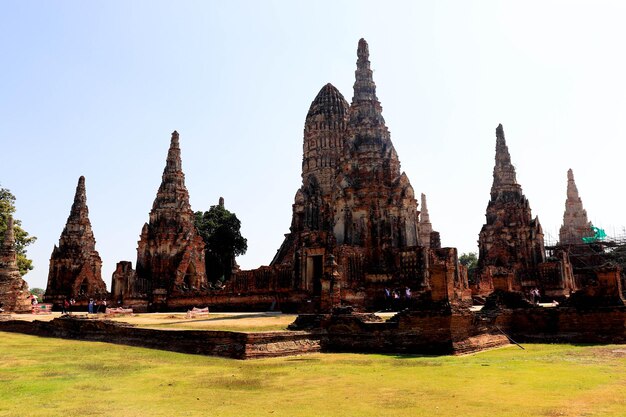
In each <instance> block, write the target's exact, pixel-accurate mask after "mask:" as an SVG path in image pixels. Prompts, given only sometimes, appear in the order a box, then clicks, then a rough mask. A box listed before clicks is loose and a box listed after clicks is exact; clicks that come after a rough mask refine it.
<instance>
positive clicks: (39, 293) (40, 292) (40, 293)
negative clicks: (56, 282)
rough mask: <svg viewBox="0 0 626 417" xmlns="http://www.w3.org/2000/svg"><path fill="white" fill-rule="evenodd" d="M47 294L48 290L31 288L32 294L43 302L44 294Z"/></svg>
mask: <svg viewBox="0 0 626 417" xmlns="http://www.w3.org/2000/svg"><path fill="white" fill-rule="evenodd" d="M45 292H46V290H44V289H43V288H37V287H35V288H31V289H30V293H31V294H32V295H36V296H37V297H39V299H40V300H41V299H42V298H43V294H44V293H45Z"/></svg>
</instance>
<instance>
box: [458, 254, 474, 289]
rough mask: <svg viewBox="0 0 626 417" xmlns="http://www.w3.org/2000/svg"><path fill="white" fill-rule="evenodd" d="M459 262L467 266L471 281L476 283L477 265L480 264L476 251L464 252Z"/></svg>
mask: <svg viewBox="0 0 626 417" xmlns="http://www.w3.org/2000/svg"><path fill="white" fill-rule="evenodd" d="M459 263H460V264H461V265H463V266H465V267H466V268H467V279H468V280H469V282H470V283H474V282H475V275H476V267H477V266H478V256H476V252H469V253H464V254H462V255H461V256H459Z"/></svg>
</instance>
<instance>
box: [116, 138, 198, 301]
mask: <svg viewBox="0 0 626 417" xmlns="http://www.w3.org/2000/svg"><path fill="white" fill-rule="evenodd" d="M113 282H114V283H115V286H116V288H115V289H114V290H113V291H112V292H113V295H114V298H117V297H119V296H120V295H123V294H124V291H126V292H125V295H126V298H128V299H133V298H134V299H139V300H142V302H145V303H149V304H150V305H151V306H152V307H151V308H152V309H155V310H157V309H160V308H162V307H163V304H164V303H166V302H167V300H169V299H171V298H175V297H183V298H185V297H190V296H197V295H199V294H201V293H202V292H204V291H206V289H207V278H206V273H205V263H204V242H203V241H202V238H201V237H200V235H199V234H198V231H197V230H196V227H195V225H194V213H193V211H192V210H191V205H190V204H189V192H188V191H187V187H185V174H184V173H183V170H182V161H181V156H180V145H179V135H178V132H176V131H174V132H173V133H172V137H171V142H170V148H169V151H168V153H167V159H166V164H165V169H164V170H163V177H162V181H161V185H160V187H159V190H158V191H157V195H156V198H155V199H154V203H153V204H152V210H151V211H150V218H149V221H148V223H145V224H144V226H143V228H142V230H141V236H140V239H139V243H138V247H137V270H136V272H135V271H133V270H132V268H130V265H129V264H127V265H124V264H118V266H117V269H116V271H115V273H114V274H113Z"/></svg>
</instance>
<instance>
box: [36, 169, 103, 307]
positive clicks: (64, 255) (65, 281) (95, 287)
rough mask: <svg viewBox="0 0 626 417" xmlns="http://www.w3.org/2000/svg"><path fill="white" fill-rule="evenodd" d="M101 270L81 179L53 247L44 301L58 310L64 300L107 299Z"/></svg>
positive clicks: (81, 301) (82, 178) (81, 302)
mask: <svg viewBox="0 0 626 417" xmlns="http://www.w3.org/2000/svg"><path fill="white" fill-rule="evenodd" d="M101 268H102V260H101V259H100V255H99V254H98V251H97V250H96V239H95V238H94V235H93V231H92V229H91V222H90V221H89V209H88V208H87V193H86V190H85V177H83V176H81V177H80V178H79V179H78V185H77V186H76V194H75V196H74V203H73V204H72V208H71V210H70V215H69V217H68V218H67V223H66V224H65V228H64V229H63V232H62V233H61V237H60V238H59V245H58V246H57V245H55V246H54V249H53V250H52V255H51V256H50V270H49V272H48V285H47V286H46V293H45V295H44V300H45V301H46V302H49V303H54V304H55V305H57V306H59V305H62V303H63V301H64V299H65V298H74V299H75V300H76V301H77V302H78V303H79V304H83V303H86V300H88V299H89V298H102V297H106V296H108V294H107V289H106V284H105V283H104V281H103V280H102V274H101Z"/></svg>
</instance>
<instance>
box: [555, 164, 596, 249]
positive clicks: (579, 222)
mask: <svg viewBox="0 0 626 417" xmlns="http://www.w3.org/2000/svg"><path fill="white" fill-rule="evenodd" d="M593 234H594V233H593V230H591V223H590V222H589V220H588V219H587V210H585V209H584V208H583V201H582V200H581V199H580V197H579V195H578V187H576V182H575V181H574V172H573V171H572V170H571V169H569V170H568V171H567V199H566V200H565V213H563V225H562V226H561V229H560V230H559V244H561V245H576V244H582V243H583V240H582V238H583V237H589V236H593Z"/></svg>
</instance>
